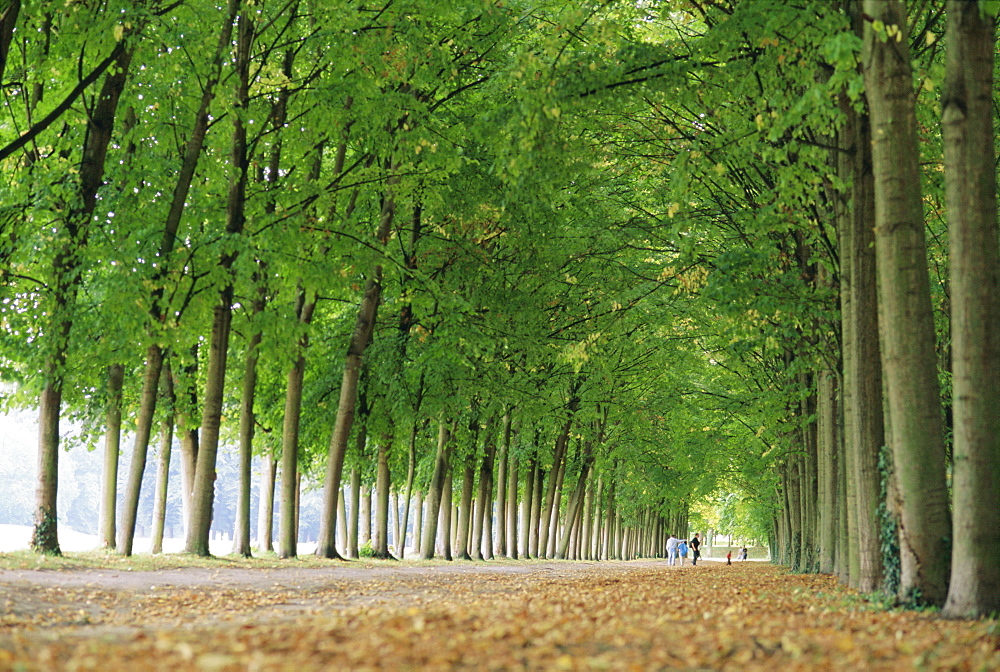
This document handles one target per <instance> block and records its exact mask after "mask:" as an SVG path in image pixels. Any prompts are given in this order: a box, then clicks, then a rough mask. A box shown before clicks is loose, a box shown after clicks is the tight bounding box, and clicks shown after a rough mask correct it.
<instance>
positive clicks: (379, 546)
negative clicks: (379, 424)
mask: <svg viewBox="0 0 1000 672" xmlns="http://www.w3.org/2000/svg"><path fill="white" fill-rule="evenodd" d="M391 447H392V438H391V437H384V438H383V439H382V441H381V442H379V447H378V466H377V469H376V472H375V491H376V492H377V493H378V500H377V501H376V505H375V544H374V551H375V552H374V557H376V558H383V559H388V558H392V557H393V556H392V555H391V554H390V553H389V488H390V474H389V449H390V448H391ZM393 559H395V558H393Z"/></svg>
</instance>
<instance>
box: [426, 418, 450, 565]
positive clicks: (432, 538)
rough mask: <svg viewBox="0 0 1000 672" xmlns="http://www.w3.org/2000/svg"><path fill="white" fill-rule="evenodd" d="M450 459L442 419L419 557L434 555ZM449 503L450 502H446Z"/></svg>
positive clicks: (448, 436)
mask: <svg viewBox="0 0 1000 672" xmlns="http://www.w3.org/2000/svg"><path fill="white" fill-rule="evenodd" d="M450 459H451V432H450V431H449V430H448V425H447V423H446V422H445V420H444V419H442V420H440V421H439V423H438V445H437V454H436V455H435V456H434V473H433V475H432V476H431V482H430V486H429V487H428V488H427V499H426V501H427V511H426V512H424V528H423V532H422V533H421V537H422V539H421V546H420V557H421V558H423V559H424V560H430V559H431V558H433V557H434V545H435V542H436V540H437V529H438V520H439V510H440V509H441V507H442V500H443V495H444V484H445V479H446V477H447V474H448V464H449V461H450ZM447 505H448V506H450V505H451V503H450V502H448V503H447Z"/></svg>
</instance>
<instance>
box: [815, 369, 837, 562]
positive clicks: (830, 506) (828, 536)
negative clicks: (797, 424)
mask: <svg viewBox="0 0 1000 672" xmlns="http://www.w3.org/2000/svg"><path fill="white" fill-rule="evenodd" d="M817 385H818V390H817V417H818V423H817V424H818V428H817V434H818V447H817V458H818V463H817V465H816V466H817V469H816V471H817V477H818V488H817V499H818V501H817V510H818V514H819V529H818V531H817V540H818V542H819V553H818V558H817V561H818V562H817V565H818V566H817V569H818V571H820V572H822V573H823V574H832V573H833V568H834V557H835V553H834V551H835V548H836V540H837V536H836V530H837V520H838V515H837V511H838V502H837V456H838V445H837V413H838V408H837V377H836V375H835V374H834V372H833V371H829V370H826V371H821V372H820V374H819V378H818V382H817Z"/></svg>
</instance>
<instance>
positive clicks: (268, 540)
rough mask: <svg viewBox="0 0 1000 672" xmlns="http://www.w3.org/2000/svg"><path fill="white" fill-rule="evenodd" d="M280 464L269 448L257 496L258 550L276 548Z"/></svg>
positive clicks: (263, 459) (264, 460)
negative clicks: (275, 521)
mask: <svg viewBox="0 0 1000 672" xmlns="http://www.w3.org/2000/svg"><path fill="white" fill-rule="evenodd" d="M277 467H278V465H277V463H276V462H275V461H274V455H273V454H272V452H271V449H270V448H269V449H268V450H267V452H266V453H265V454H264V456H263V458H262V459H261V474H260V490H259V493H258V497H257V551H258V552H259V553H264V552H267V551H272V550H274V547H273V546H272V539H273V537H274V484H275V477H276V476H277V473H278V469H277Z"/></svg>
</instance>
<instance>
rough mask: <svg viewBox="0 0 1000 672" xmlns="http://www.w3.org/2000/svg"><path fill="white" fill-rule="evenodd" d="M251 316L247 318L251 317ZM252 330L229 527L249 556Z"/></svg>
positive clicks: (260, 302) (260, 303) (256, 308)
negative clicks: (235, 493) (233, 515)
mask: <svg viewBox="0 0 1000 672" xmlns="http://www.w3.org/2000/svg"><path fill="white" fill-rule="evenodd" d="M263 310H264V296H263V288H261V289H260V290H259V293H258V296H257V300H256V301H254V305H253V315H254V317H258V316H259V315H260V313H261V312H262V311H263ZM252 319H253V318H251V320H252ZM251 328H252V330H253V332H252V334H251V336H250V341H249V342H248V343H247V359H246V365H245V367H244V369H243V392H242V394H241V395H240V489H239V495H238V498H237V502H236V529H235V530H234V531H233V553H235V554H237V555H242V556H243V557H244V558H249V557H251V556H252V555H253V553H252V551H251V548H250V475H251V473H250V472H251V467H252V466H253V437H254V424H255V420H256V416H255V415H254V411H253V402H254V397H255V395H256V393H257V359H258V356H259V353H258V352H257V350H258V348H259V347H260V343H261V340H263V333H262V332H261V330H260V328H259V327H256V326H253V327H251Z"/></svg>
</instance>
